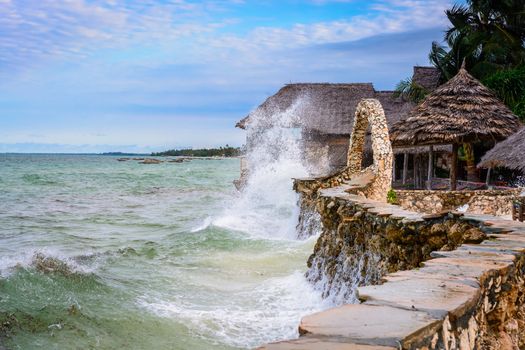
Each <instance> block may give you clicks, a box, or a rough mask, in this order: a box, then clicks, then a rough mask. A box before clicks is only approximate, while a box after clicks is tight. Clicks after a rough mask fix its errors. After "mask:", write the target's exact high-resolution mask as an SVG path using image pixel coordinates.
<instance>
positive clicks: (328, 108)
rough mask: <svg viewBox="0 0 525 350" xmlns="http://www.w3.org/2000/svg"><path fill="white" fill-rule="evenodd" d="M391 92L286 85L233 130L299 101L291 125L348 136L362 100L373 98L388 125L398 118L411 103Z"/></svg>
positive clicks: (368, 87) (344, 86)
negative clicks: (379, 104) (295, 117)
mask: <svg viewBox="0 0 525 350" xmlns="http://www.w3.org/2000/svg"><path fill="white" fill-rule="evenodd" d="M392 95H393V93H392V92H391V91H376V90H375V89H374V86H373V85H372V84H371V83H354V84H329V83H301V84H287V85H285V86H284V87H283V88H281V89H280V90H279V91H278V92H277V93H276V94H275V95H272V96H270V97H269V98H268V99H266V101H264V102H263V103H262V104H261V105H260V106H259V107H258V108H257V109H255V110H254V111H252V112H251V113H250V114H249V115H248V116H247V117H245V118H244V119H242V120H240V121H239V122H238V123H237V124H236V127H239V128H241V129H245V128H246V127H247V126H248V125H249V123H250V118H252V117H254V116H255V115H257V116H258V117H259V118H261V116H262V117H263V118H264V116H271V115H273V114H276V113H283V112H285V111H286V110H288V109H289V108H291V107H292V105H293V104H294V103H296V102H297V101H298V100H299V99H302V100H303V101H302V106H300V111H299V113H297V114H298V119H297V120H296V121H295V125H290V127H301V128H302V129H304V130H308V131H313V132H318V133H322V134H329V135H348V136H349V135H350V133H351V131H352V125H353V119H354V115H355V109H356V107H357V104H358V103H359V101H361V99H363V98H377V99H378V100H379V101H380V102H381V104H382V105H383V108H384V110H385V114H386V115H387V118H388V121H389V124H390V125H392V124H393V123H394V122H396V121H398V120H400V119H401V117H402V116H403V115H405V114H406V113H407V112H408V111H409V110H410V109H411V108H413V107H414V105H413V104H411V103H409V102H405V101H403V100H402V99H400V98H394V97H393V96H392Z"/></svg>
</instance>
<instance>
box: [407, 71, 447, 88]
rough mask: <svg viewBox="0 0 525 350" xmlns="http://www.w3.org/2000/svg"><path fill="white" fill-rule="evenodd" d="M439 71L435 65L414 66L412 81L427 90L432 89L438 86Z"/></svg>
mask: <svg viewBox="0 0 525 350" xmlns="http://www.w3.org/2000/svg"><path fill="white" fill-rule="evenodd" d="M440 79H441V73H440V71H439V69H437V68H436V67H421V66H414V74H413V75H412V83H415V84H417V85H419V86H421V87H422V88H424V89H425V90H427V91H434V90H435V89H436V88H437V87H438V86H439V81H440Z"/></svg>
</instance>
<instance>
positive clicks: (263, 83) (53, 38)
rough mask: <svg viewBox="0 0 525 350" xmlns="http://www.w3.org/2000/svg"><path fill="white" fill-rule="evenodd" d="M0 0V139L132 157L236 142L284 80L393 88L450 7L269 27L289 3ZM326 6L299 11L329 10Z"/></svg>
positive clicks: (422, 59)
mask: <svg viewBox="0 0 525 350" xmlns="http://www.w3.org/2000/svg"><path fill="white" fill-rule="evenodd" d="M0 1H3V3H2V5H1V6H0V81H2V84H0V139H1V140H2V142H4V143H6V144H7V143H8V144H11V145H13V144H17V143H27V142H33V143H38V144H60V145H65V144H76V143H78V144H105V145H115V144H120V145H133V144H137V145H139V147H147V146H151V147H161V145H166V147H175V146H177V145H181V146H187V145H195V146H219V145H221V144H225V143H230V144H241V143H242V132H240V131H238V130H235V129H234V128H233V125H234V124H235V121H236V120H238V119H240V118H242V117H243V116H244V115H246V114H247V113H248V112H249V110H250V109H252V108H254V107H256V106H257V105H259V104H260V103H261V102H262V101H263V100H264V99H265V98H266V97H268V96H269V95H271V94H273V93H275V92H276V91H277V90H278V89H279V88H280V87H281V86H282V85H283V84H285V83H289V82H305V81H313V82H327V81H330V82H374V84H375V86H376V88H378V89H390V88H392V87H393V86H394V85H395V83H396V82H398V81H399V80H400V79H402V78H405V77H407V76H409V75H410V74H411V69H412V65H413V64H423V65H424V64H427V63H428V60H427V55H428V51H429V47H430V43H431V41H432V40H436V39H439V38H441V37H442V33H441V32H442V30H443V29H444V27H445V25H446V23H445V21H446V18H445V16H444V15H443V10H444V9H445V8H447V7H448V6H449V5H450V1H448V0H429V1H416V0H375V1H358V0H355V1H353V2H349V3H347V4H345V3H342V2H340V3H339V4H336V5H335V6H336V10H337V11H336V10H334V11H336V12H337V13H336V14H335V15H332V16H328V17H323V18H324V19H323V20H312V18H308V19H307V18H304V20H303V19H302V18H301V17H300V16H299V17H298V18H299V19H295V20H294V21H289V22H287V19H284V18H283V17H284V16H283V14H276V16H277V17H276V18H277V20H275V21H272V22H271V23H272V25H268V23H270V22H269V21H265V20H259V18H262V17H265V16H268V17H271V16H272V15H273V14H272V13H271V12H272V11H275V9H276V8H280V7H279V6H281V4H282V6H285V5H286V3H289V2H294V1H295V0H289V1H288V0H283V2H279V3H276V4H274V5H272V6H274V7H271V6H270V5H268V6H270V7H269V8H268V10H267V11H268V13H259V10H260V9H259V8H253V7H251V6H254V5H253V4H252V3H250V2H244V1H234V0H232V1H227V0H222V1H220V0H206V1H200V2H194V1H185V0H171V1H163V2H157V1H152V0H144V1H140V2H139V1H137V2H130V1H124V0H113V1H102V0H90V1H83V0H62V1H50V0H48V1H44V0H42V1H36V0H35V1H29V0H18V1H11V2H7V3H6V1H5V0H0ZM321 2H322V1H321ZM321 2H320V1H317V3H316V4H312V2H311V1H308V2H306V3H304V4H301V6H310V10H312V11H321V10H322V8H321V7H320V6H322V7H323V9H324V8H331V7H330V6H334V5H333V4H331V3H333V1H324V2H323V3H321ZM270 3H271V2H265V4H270ZM358 3H359V4H360V5H359V7H361V8H364V10H362V11H360V12H355V13H352V12H351V11H352V9H354V5H355V4H358ZM341 6H343V7H344V8H347V9H348V11H349V15H348V16H342V15H339V11H340V7H341ZM356 6H357V5H356ZM255 10H257V11H255ZM250 11H252V12H253V11H255V12H256V13H255V14H253V13H252V14H251V15H246V17H242V15H243V14H247V13H250ZM350 13H352V14H351V15H350ZM285 15H286V14H285ZM279 16H281V17H279ZM255 18H257V20H255ZM252 20H253V21H254V23H257V24H252V23H251V21H252ZM264 24H266V25H264ZM37 135H41V136H38V137H37ZM42 135H43V136H42ZM3 147H4V148H3V149H9V146H6V145H4V146H3ZM13 147H14V146H13ZM17 147H18V146H17ZM28 147H29V146H28ZM42 147H44V146H42ZM57 147H58V146H57ZM63 147H65V146H63ZM17 149H18V148H17ZM28 149H29V148H28ZM35 149H36V148H35ZM85 149H88V147H86V148H85ZM112 150H114V149H112Z"/></svg>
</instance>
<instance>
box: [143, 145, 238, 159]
mask: <svg viewBox="0 0 525 350" xmlns="http://www.w3.org/2000/svg"><path fill="white" fill-rule="evenodd" d="M240 154H241V149H240V148H239V147H231V146H229V145H226V146H224V147H219V148H201V149H178V150H175V149H172V150H169V151H165V152H157V153H152V154H151V155H152V156H172V157H178V156H182V157H237V156H239V155H240Z"/></svg>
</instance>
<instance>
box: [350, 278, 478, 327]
mask: <svg viewBox="0 0 525 350" xmlns="http://www.w3.org/2000/svg"><path fill="white" fill-rule="evenodd" d="M358 294H359V299H360V300H362V301H364V302H365V304H369V305H386V306H393V307H397V308H403V309H407V310H416V311H424V312H426V313H428V314H430V315H432V316H433V317H436V318H444V317H445V316H446V315H448V314H451V315H454V316H455V317H456V316H460V315H462V314H463V313H464V311H465V310H467V309H468V308H470V307H472V306H474V305H475V304H476V302H477V300H478V298H479V287H473V286H470V285H467V284H464V283H458V282H454V281H452V280H450V279H431V278H427V279H416V278H412V279H406V280H397V281H389V282H388V283H385V284H382V285H376V286H366V287H359V288H358Z"/></svg>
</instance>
